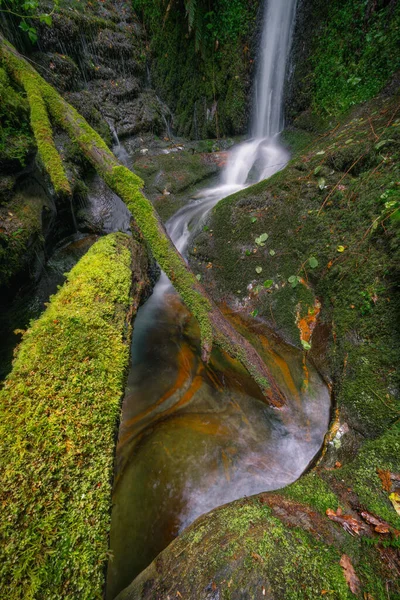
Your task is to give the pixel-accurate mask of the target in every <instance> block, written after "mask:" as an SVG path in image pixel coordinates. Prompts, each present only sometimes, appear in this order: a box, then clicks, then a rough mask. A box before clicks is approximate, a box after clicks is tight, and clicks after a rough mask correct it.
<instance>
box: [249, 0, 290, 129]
mask: <svg viewBox="0 0 400 600" xmlns="http://www.w3.org/2000/svg"><path fill="white" fill-rule="evenodd" d="M296 4H297V0H269V1H268V2H267V3H266V6H265V14H264V26H263V34H262V41H261V52H260V55H261V56H260V58H261V60H260V64H259V68H258V73H257V79H256V84H255V105H254V112H253V123H252V134H253V137H254V138H256V139H257V138H258V139H261V138H270V137H272V136H274V135H276V134H277V133H279V132H280V131H281V130H282V128H283V92H284V83H285V74H286V69H287V62H288V58H289V53H290V48H291V42H292V33H293V25H294V20H295V12H296Z"/></svg>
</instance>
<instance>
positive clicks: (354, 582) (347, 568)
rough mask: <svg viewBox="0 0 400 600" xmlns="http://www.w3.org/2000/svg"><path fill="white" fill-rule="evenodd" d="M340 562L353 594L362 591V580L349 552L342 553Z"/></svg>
mask: <svg viewBox="0 0 400 600" xmlns="http://www.w3.org/2000/svg"><path fill="white" fill-rule="evenodd" d="M339 564H340V566H341V567H342V569H343V573H344V576H345V579H346V581H347V585H348V586H349V588H350V590H351V591H352V593H353V594H358V593H359V591H360V580H359V579H358V577H357V575H356V572H355V570H354V567H353V565H352V564H351V560H350V558H349V557H348V556H347V554H343V555H342V558H341V559H340V563H339Z"/></svg>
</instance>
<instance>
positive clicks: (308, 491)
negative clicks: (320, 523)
mask: <svg viewBox="0 0 400 600" xmlns="http://www.w3.org/2000/svg"><path fill="white" fill-rule="evenodd" d="M281 493H282V495H283V496H284V497H285V498H290V499H291V500H296V501H297V502H302V503H304V504H308V505H309V506H311V507H312V508H314V509H315V510H317V511H319V512H320V513H321V514H325V511H326V510H327V509H328V508H331V509H333V510H336V509H337V508H338V506H339V500H338V498H337V496H336V495H335V494H334V493H333V492H332V490H331V489H330V488H329V486H328V484H327V483H326V482H325V481H323V480H322V479H321V478H320V476H319V475H318V473H315V472H311V473H308V474H307V475H303V477H301V478H300V479H299V480H298V481H296V482H295V483H292V485H289V486H288V487H287V488H285V489H284V490H282V491H281Z"/></svg>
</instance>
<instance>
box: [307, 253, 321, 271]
mask: <svg viewBox="0 0 400 600" xmlns="http://www.w3.org/2000/svg"><path fill="white" fill-rule="evenodd" d="M308 264H309V265H310V267H311V268H312V269H315V268H316V267H318V265H319V262H318V260H317V259H316V258H315V256H311V257H310V258H309V259H308Z"/></svg>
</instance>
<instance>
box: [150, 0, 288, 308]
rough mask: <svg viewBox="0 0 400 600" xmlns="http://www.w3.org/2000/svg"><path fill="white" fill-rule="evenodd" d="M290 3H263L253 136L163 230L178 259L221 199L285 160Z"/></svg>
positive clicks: (162, 285) (163, 281)
mask: <svg viewBox="0 0 400 600" xmlns="http://www.w3.org/2000/svg"><path fill="white" fill-rule="evenodd" d="M296 5H297V0H267V2H266V4H265V10H264V23H263V34H262V40H261V48H260V57H259V66H258V70H257V78H256V82H255V94H254V96H255V103H254V110H253V118H252V126H251V131H252V136H253V137H252V138H251V139H249V140H248V141H246V142H244V143H242V144H239V145H237V146H235V147H234V148H233V150H232V151H231V152H230V154H229V158H228V163H227V165H226V167H225V169H224V171H223V173H222V175H221V183H220V185H218V186H216V187H213V188H208V189H205V190H204V191H203V192H202V193H201V194H199V195H198V196H197V200H196V201H194V202H191V203H190V204H188V205H186V206H184V207H183V208H182V209H181V210H179V211H178V212H177V213H176V214H175V215H174V216H173V217H172V218H171V219H170V220H169V221H168V223H167V231H168V233H169V235H170V236H171V239H172V241H173V242H174V244H175V246H176V247H177V249H178V250H179V252H180V253H181V254H183V255H185V254H186V250H187V246H188V243H189V239H190V237H191V235H192V234H193V232H194V231H199V228H200V227H201V226H202V225H203V224H204V222H205V220H206V217H207V215H208V213H209V212H210V210H211V209H212V208H213V207H214V206H215V205H216V204H217V203H218V202H219V201H220V200H221V199H222V198H225V197H226V196H229V195H230V194H233V193H235V192H237V191H239V190H241V189H243V188H245V187H247V186H248V185H251V184H253V183H257V182H258V181H262V180H263V179H267V178H268V177H271V176H272V175H273V174H274V173H276V172H278V171H280V170H281V169H283V168H284V167H285V165H286V164H287V162H288V160H289V158H290V155H289V152H288V151H287V150H286V149H285V148H284V147H283V146H282V145H281V143H280V141H279V133H280V131H281V130H282V128H283V126H284V118H283V94H284V86H285V75H286V72H287V63H288V58H289V54H290V48H291V43H292V34H293V28H294V22H295V15H296ZM169 287H170V283H169V280H168V278H167V276H166V275H165V274H164V273H163V274H162V276H161V278H160V280H159V282H158V284H157V285H156V287H155V289H154V292H153V296H152V299H150V301H149V303H148V304H150V306H149V308H150V309H151V310H152V309H153V308H154V307H155V306H157V305H159V304H160V302H162V298H163V296H164V294H165V292H166V290H167V289H168V288H169Z"/></svg>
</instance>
